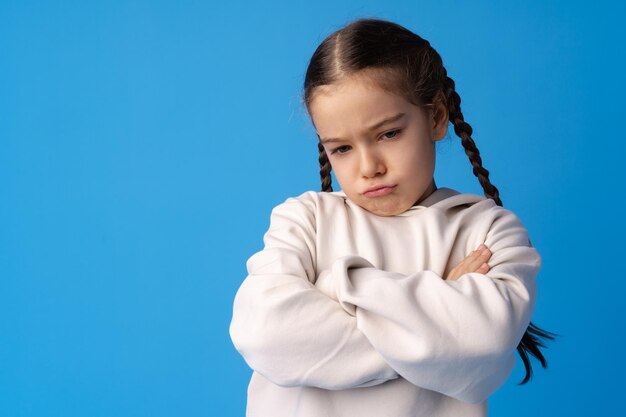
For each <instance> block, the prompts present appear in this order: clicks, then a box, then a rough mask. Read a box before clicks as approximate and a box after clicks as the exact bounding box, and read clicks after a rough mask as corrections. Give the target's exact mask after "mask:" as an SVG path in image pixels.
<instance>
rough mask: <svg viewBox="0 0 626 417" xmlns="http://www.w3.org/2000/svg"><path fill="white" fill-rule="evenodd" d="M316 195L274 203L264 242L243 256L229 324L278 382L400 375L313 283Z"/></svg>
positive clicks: (358, 381) (317, 383) (352, 383)
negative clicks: (242, 274) (244, 264)
mask: <svg viewBox="0 0 626 417" xmlns="http://www.w3.org/2000/svg"><path fill="white" fill-rule="evenodd" d="M314 204H315V202H314V201H311V198H308V199H306V200H305V199H302V200H300V199H294V198H290V199H288V200H287V201H286V202H285V203H283V204H281V205H279V206H277V207H275V208H274V210H272V215H271V219H270V227H269V230H268V231H267V233H266V234H265V236H264V243H265V247H264V249H263V250H261V251H260V252H257V253H256V254H254V255H253V256H252V257H251V258H250V259H249V260H248V262H247V269H248V276H247V277H246V278H245V280H244V281H243V283H242V284H241V286H240V287H239V289H238V291H237V293H236V295H235V299H234V304H233V316H232V320H231V324H230V328H229V332H230V337H231V339H232V341H233V344H234V345H235V347H236V349H237V350H238V351H239V353H240V354H241V355H242V356H243V358H244V359H245V361H246V362H247V364H248V365H249V366H250V367H251V368H252V369H254V370H255V371H257V372H259V373H260V374H262V375H263V376H264V377H266V378H267V379H269V380H270V381H272V382H274V383H275V384H277V385H280V386H285V387H292V386H313V387H319V388H324V389H330V390H339V389H346V388H356V387H367V386H373V385H378V384H381V383H383V382H385V381H387V380H390V379H396V378H398V374H397V373H396V372H395V371H394V370H393V369H392V368H391V367H390V366H389V365H388V364H387V363H386V362H385V360H384V359H383V357H382V356H381V355H380V354H379V353H378V352H377V351H376V350H375V349H374V347H373V346H372V344H371V343H370V342H369V340H368V339H367V338H366V337H365V335H364V334H363V333H362V332H361V331H360V330H359V329H358V328H357V319H356V317H354V316H353V315H349V314H347V313H346V311H345V310H344V309H343V308H342V307H341V305H340V304H339V302H338V301H337V300H333V299H332V298H330V297H329V296H327V295H325V294H324V293H322V292H321V291H320V290H318V289H317V288H315V286H314V284H313V283H314V282H315V276H316V270H315V265H314V259H315V233H316V231H315V230H316V229H315V215H314V213H315V211H314V209H315V206H314Z"/></svg>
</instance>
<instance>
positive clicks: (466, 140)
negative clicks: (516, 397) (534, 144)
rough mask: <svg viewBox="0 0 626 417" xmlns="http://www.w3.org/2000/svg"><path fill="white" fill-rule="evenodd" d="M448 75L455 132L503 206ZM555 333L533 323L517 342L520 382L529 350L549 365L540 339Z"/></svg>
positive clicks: (488, 190) (477, 172) (446, 84)
mask: <svg viewBox="0 0 626 417" xmlns="http://www.w3.org/2000/svg"><path fill="white" fill-rule="evenodd" d="M444 74H445V69H444ZM444 77H445V78H444V79H445V81H444V95H445V98H446V102H447V103H448V111H449V113H450V121H451V122H452V124H453V125H454V132H455V133H456V134H457V136H459V137H460V138H461V144H462V145H463V148H464V149H465V154H466V155H467V156H468V157H469V160H470V162H471V164H472V167H473V168H474V169H473V171H474V175H475V176H476V177H478V181H479V182H480V185H481V186H482V187H483V190H484V192H485V196H486V197H489V198H491V199H492V200H493V201H495V203H496V204H497V205H498V206H502V200H500V194H499V192H498V189H497V188H496V187H495V186H494V185H493V184H491V181H489V171H487V170H486V169H485V168H484V167H483V165H482V159H481V158H480V152H479V151H478V148H477V147H476V144H475V143H474V140H473V139H472V137H471V135H472V127H471V126H470V125H469V124H468V123H467V122H466V121H465V119H464V118H463V113H462V112H461V97H460V96H459V94H458V93H457V92H456V90H455V89H454V81H453V80H452V79H451V78H450V77H448V76H447V75H444ZM529 243H530V241H529ZM531 245H532V244H531ZM555 335H556V334H555V333H552V332H549V331H547V330H543V329H541V328H539V327H537V326H536V325H535V324H533V323H532V322H530V323H529V325H528V328H527V329H526V332H525V333H524V335H523V336H522V339H521V341H520V342H519V344H518V345H517V352H518V353H519V355H520V357H521V358H522V362H524V367H525V368H526V375H525V376H524V379H523V380H522V381H521V382H520V385H523V384H525V383H527V382H528V381H529V380H530V378H531V376H532V373H533V371H532V366H531V364H530V359H529V357H528V354H529V353H530V354H531V355H532V356H534V357H535V358H536V359H537V360H539V362H540V363H541V366H542V367H544V368H547V367H548V364H547V362H546V358H545V357H544V356H543V354H542V353H541V351H540V350H539V347H540V346H541V347H546V346H545V345H544V344H543V342H542V341H541V340H540V339H539V338H545V339H550V340H554V336H555Z"/></svg>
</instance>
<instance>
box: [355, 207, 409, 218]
mask: <svg viewBox="0 0 626 417" xmlns="http://www.w3.org/2000/svg"><path fill="white" fill-rule="evenodd" d="M359 205H360V206H361V207H363V208H364V209H365V210H367V211H369V212H370V213H373V214H376V215H377V216H384V217H389V216H396V215H398V214H400V213H404V212H405V211H406V210H407V208H404V207H400V206H398V205H396V204H390V205H388V206H385V205H380V206H376V205H371V204H364V205H362V204H359Z"/></svg>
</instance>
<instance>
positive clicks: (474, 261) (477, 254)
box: [446, 244, 492, 281]
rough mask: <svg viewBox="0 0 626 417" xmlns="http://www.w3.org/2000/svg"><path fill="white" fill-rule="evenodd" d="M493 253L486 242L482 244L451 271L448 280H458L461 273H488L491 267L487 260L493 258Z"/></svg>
mask: <svg viewBox="0 0 626 417" xmlns="http://www.w3.org/2000/svg"><path fill="white" fill-rule="evenodd" d="M491 255H492V253H491V251H490V250H489V248H488V247H487V246H486V245H485V244H482V245H480V246H479V247H478V249H476V250H475V251H474V252H472V253H470V254H469V255H468V256H467V257H466V258H465V259H463V260H462V261H461V263H459V264H458V265H457V266H455V267H454V269H452V271H450V273H449V274H448V276H447V277H446V280H453V281H454V280H457V279H459V277H460V276H461V275H463V274H467V273H468V272H479V273H481V274H486V273H487V272H488V271H489V269H490V268H489V265H488V264H487V261H488V260H489V258H491Z"/></svg>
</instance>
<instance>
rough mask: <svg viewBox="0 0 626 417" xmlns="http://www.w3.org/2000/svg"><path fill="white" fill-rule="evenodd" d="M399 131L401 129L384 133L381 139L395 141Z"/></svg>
mask: <svg viewBox="0 0 626 417" xmlns="http://www.w3.org/2000/svg"><path fill="white" fill-rule="evenodd" d="M400 131H401V129H396V130H390V131H389V132H385V133H383V138H385V139H395V138H396V137H398V135H399V134H400ZM389 135H390V136H389Z"/></svg>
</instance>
